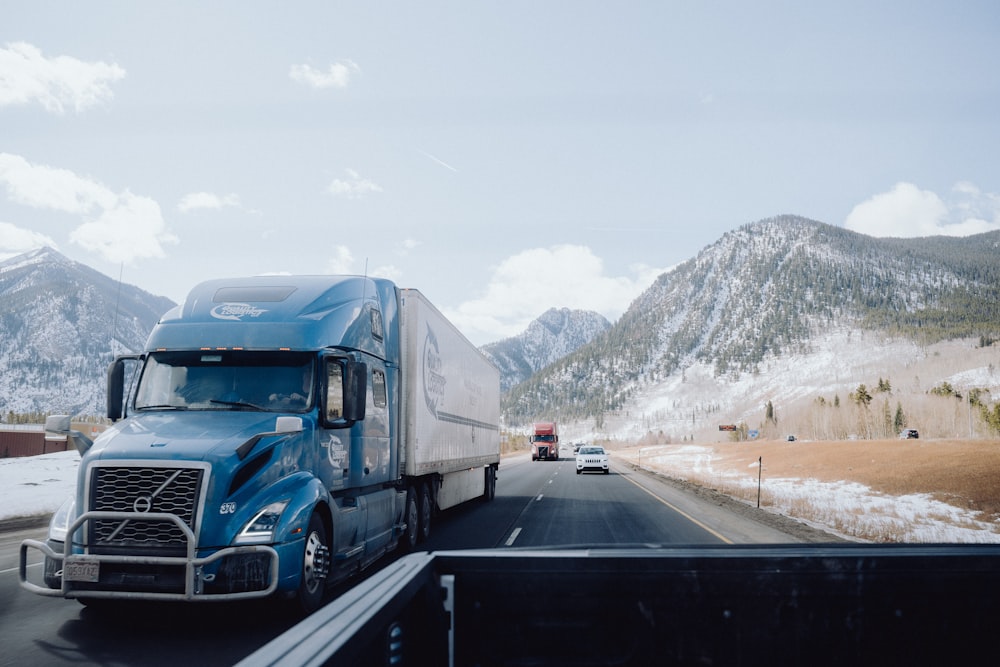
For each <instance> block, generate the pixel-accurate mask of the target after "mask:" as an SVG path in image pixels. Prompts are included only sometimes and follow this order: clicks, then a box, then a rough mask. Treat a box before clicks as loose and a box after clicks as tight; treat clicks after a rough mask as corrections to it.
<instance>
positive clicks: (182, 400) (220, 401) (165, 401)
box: [135, 351, 315, 412]
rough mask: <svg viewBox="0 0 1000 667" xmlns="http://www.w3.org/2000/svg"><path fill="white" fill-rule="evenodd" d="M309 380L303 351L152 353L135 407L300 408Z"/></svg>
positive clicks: (308, 394) (307, 400)
mask: <svg viewBox="0 0 1000 667" xmlns="http://www.w3.org/2000/svg"><path fill="white" fill-rule="evenodd" d="M314 378H315V370H314V364H313V355H311V354H309V353H305V352H249V351H221V352H202V351H190V352H154V353H152V354H150V355H149V357H148V358H147V359H146V364H145V367H144V368H143V372H142V376H141V377H140V379H139V387H138V389H137V390H136V397H135V409H136V410H166V409H178V410H264V411H268V412H305V411H307V410H308V409H309V408H311V407H312V403H313V396H314V391H313V387H314V386H315V381H314Z"/></svg>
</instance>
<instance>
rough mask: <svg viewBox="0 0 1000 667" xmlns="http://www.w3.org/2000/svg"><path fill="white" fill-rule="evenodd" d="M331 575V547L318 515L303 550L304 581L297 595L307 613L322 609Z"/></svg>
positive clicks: (313, 518) (311, 521)
mask: <svg viewBox="0 0 1000 667" xmlns="http://www.w3.org/2000/svg"><path fill="white" fill-rule="evenodd" d="M329 573H330V547H329V546H328V545H327V541H326V526H325V525H323V520H322V519H321V518H320V517H319V515H318V514H313V515H312V518H310V519H309V531H308V532H307V533H306V540H305V544H304V546H303V549H302V580H301V581H300V582H299V590H298V595H297V597H298V601H299V606H300V607H301V608H302V611H304V612H305V613H307V614H311V613H312V612H314V611H316V610H317V609H319V608H320V605H321V604H322V603H323V593H324V590H325V588H326V585H325V584H326V577H327V575H328V574H329Z"/></svg>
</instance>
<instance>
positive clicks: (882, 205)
mask: <svg viewBox="0 0 1000 667" xmlns="http://www.w3.org/2000/svg"><path fill="white" fill-rule="evenodd" d="M844 227H845V228H847V229H850V230H853V231H856V232H860V233H862V234H867V235H869V236H875V237H902V238H908V237H916V236H938V235H942V236H969V235H971V234H979V233H982V232H988V231H993V230H996V229H1000V197H998V196H997V195H993V194H989V193H982V192H980V190H979V188H977V187H976V186H975V185H974V184H972V183H967V182H960V183H958V184H956V185H955V187H953V188H952V199H951V200H950V201H949V202H947V203H946V202H945V201H944V200H943V199H942V198H941V197H939V196H938V195H937V194H935V193H934V192H931V191H930V190H921V189H920V188H918V187H917V186H916V185H914V184H912V183H905V182H903V183H897V184H896V185H895V186H894V187H893V188H892V189H891V190H890V191H888V192H883V193H880V194H877V195H875V196H874V197H872V198H871V199H868V200H867V201H865V202H862V203H860V204H858V205H857V206H855V207H854V209H853V210H852V211H851V212H850V214H849V215H848V216H847V219H846V220H845V221H844Z"/></svg>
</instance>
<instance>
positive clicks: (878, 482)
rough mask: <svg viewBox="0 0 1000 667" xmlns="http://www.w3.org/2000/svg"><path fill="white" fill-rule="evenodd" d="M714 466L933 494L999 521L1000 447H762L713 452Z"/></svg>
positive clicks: (873, 443) (895, 443)
mask: <svg viewBox="0 0 1000 667" xmlns="http://www.w3.org/2000/svg"><path fill="white" fill-rule="evenodd" d="M713 451H714V453H715V457H717V458H716V459H715V463H714V465H716V466H728V467H731V468H733V469H742V470H746V469H747V468H748V467H749V466H750V465H751V464H753V463H754V462H756V461H757V458H758V457H760V458H761V461H762V463H763V475H764V476H765V477H795V478H812V479H817V480H820V481H823V482H836V481H851V482H858V483H860V484H864V485H865V486H868V487H870V488H871V489H872V490H874V491H877V492H880V493H884V494H888V495H893V496H902V495H908V494H916V493H920V494H929V495H931V496H932V497H934V498H935V499H936V500H940V501H942V502H946V503H949V504H952V505H957V506H960V507H962V508H963V509H971V510H978V511H981V512H983V513H984V514H986V515H988V516H989V517H990V518H991V519H994V520H995V519H1000V442H998V441H995V440H868V441H845V442H841V441H835V442H761V443H753V444H746V443H744V444H724V445H723V444H720V445H715V446H714V447H713Z"/></svg>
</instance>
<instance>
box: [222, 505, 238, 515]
mask: <svg viewBox="0 0 1000 667" xmlns="http://www.w3.org/2000/svg"><path fill="white" fill-rule="evenodd" d="M235 513H236V503H222V504H221V505H219V514H235Z"/></svg>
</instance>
